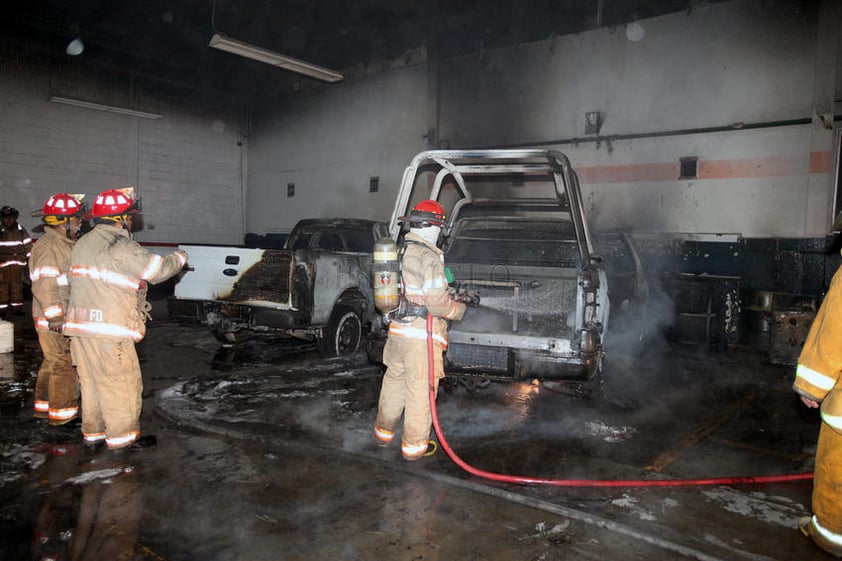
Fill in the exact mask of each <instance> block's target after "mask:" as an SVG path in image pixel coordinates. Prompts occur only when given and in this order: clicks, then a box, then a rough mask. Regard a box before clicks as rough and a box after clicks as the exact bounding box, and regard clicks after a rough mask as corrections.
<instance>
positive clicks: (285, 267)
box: [174, 245, 292, 308]
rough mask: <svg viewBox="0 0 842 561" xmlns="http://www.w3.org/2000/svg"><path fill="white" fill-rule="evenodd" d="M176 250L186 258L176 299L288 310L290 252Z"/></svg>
mask: <svg viewBox="0 0 842 561" xmlns="http://www.w3.org/2000/svg"><path fill="white" fill-rule="evenodd" d="M179 248H180V249H183V250H184V251H186V252H187V254H188V255H189V258H188V261H187V266H186V267H185V270H184V273H183V274H182V275H181V277H180V278H179V280H178V282H177V283H176V285H175V293H174V294H175V297H176V298H178V299H181V300H204V301H224V302H237V303H243V304H252V305H263V306H270V307H278V308H283V307H289V297H290V294H289V282H290V281H289V278H290V263H291V260H292V256H291V255H292V254H291V252H290V251H288V250H284V249H254V248H244V247H225V246H201V245H180V246H179Z"/></svg>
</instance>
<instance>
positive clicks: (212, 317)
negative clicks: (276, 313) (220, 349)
mask: <svg viewBox="0 0 842 561" xmlns="http://www.w3.org/2000/svg"><path fill="white" fill-rule="evenodd" d="M207 321H208V328H209V329H210V332H211V333H212V334H213V336H214V337H216V338H217V339H218V340H219V342H220V343H222V345H223V346H225V347H233V346H235V345H239V344H242V343H245V342H246V341H248V340H249V339H251V338H252V336H253V335H254V332H253V331H252V330H251V329H243V328H241V329H236V330H234V329H231V325H230V322H228V321H226V319H225V318H224V316H222V315H220V314H217V313H216V312H209V313H208V315H207Z"/></svg>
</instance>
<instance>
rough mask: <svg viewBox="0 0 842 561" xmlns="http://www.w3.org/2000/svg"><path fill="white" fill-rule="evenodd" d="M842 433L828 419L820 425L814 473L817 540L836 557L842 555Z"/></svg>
mask: <svg viewBox="0 0 842 561" xmlns="http://www.w3.org/2000/svg"><path fill="white" fill-rule="evenodd" d="M840 492H842V434H839V433H838V432H836V431H834V430H833V429H832V428H830V427H829V426H828V425H827V423H822V425H821V429H819V443H818V446H817V447H816V468H815V470H814V473H813V501H812V502H813V519H812V521H811V527H810V529H809V534H810V537H811V538H812V539H813V541H814V542H815V543H816V545H818V546H819V547H821V548H822V549H824V550H825V551H827V552H828V553H830V554H832V555H833V556H835V557H842V502H840V500H839V497H840Z"/></svg>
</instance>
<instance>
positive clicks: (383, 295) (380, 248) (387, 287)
mask: <svg viewBox="0 0 842 561" xmlns="http://www.w3.org/2000/svg"><path fill="white" fill-rule="evenodd" d="M398 265H399V264H398V246H397V244H395V242H394V240H392V238H381V239H379V240H377V241H376V242H374V258H373V263H372V269H371V277H372V278H371V280H372V282H373V284H374V307H376V308H377V309H378V310H379V311H380V313H383V314H385V313H386V312H390V311H392V310H394V309H395V308H397V307H398V301H399V298H398V285H399V284H400V279H399V278H398V276H399V270H400V268H399V266H398Z"/></svg>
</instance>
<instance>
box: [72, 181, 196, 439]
mask: <svg viewBox="0 0 842 561" xmlns="http://www.w3.org/2000/svg"><path fill="white" fill-rule="evenodd" d="M138 203H139V201H137V202H136V201H135V198H134V188H132V187H125V188H121V189H111V190H108V191H104V192H102V193H100V194H99V195H98V196H97V198H96V200H95V201H94V203H93V208H92V211H91V217H92V218H93V220H94V222H95V224H96V226H95V227H94V229H93V230H91V231H90V232H88V233H87V234H85V235H84V236H83V237H82V238H81V239H80V240H79V242H78V243H77V244H76V247H74V248H73V253H72V254H71V257H70V307H69V311H68V314H67V321H66V323H65V325H64V333H65V334H66V335H69V336H70V337H71V338H72V341H71V351H72V354H73V359H74V360H75V362H76V366H77V368H78V370H79V380H80V382H81V385H82V436H83V438H84V441H85V444H88V445H95V444H97V443H100V442H102V441H103V440H104V441H105V443H106V445H107V446H108V448H109V449H117V448H124V447H127V446H130V445H132V444H133V443H135V441H137V440H138V438H139V437H140V413H141V406H142V399H141V393H142V391H143V381H142V379H141V372H140V364H139V362H138V358H137V352H136V350H135V343H136V342H137V341H140V340H141V339H143V337H144V335H145V334H146V319H147V317H148V311H149V308H150V306H149V303H148V302H147V301H146V286H147V283H153V284H155V283H159V282H162V281H165V280H167V279H168V278H170V277H172V276H174V275H175V274H176V273H178V272H179V271H180V270H181V269H182V267H184V264H185V263H186V262H187V254H186V253H185V252H183V251H181V250H177V251H174V252H173V253H170V254H169V255H167V256H166V257H161V256H159V255H155V254H153V253H150V252H149V251H147V250H146V249H145V248H144V247H142V246H141V245H140V244H138V243H137V242H135V241H134V240H132V238H131V233H130V232H131V223H132V215H133V214H134V213H135V212H136V211H137V210H139V204H138ZM150 443H152V442H150ZM139 444H141V443H139V442H138V443H135V446H137V445H139Z"/></svg>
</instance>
